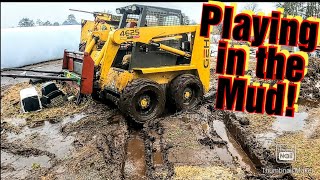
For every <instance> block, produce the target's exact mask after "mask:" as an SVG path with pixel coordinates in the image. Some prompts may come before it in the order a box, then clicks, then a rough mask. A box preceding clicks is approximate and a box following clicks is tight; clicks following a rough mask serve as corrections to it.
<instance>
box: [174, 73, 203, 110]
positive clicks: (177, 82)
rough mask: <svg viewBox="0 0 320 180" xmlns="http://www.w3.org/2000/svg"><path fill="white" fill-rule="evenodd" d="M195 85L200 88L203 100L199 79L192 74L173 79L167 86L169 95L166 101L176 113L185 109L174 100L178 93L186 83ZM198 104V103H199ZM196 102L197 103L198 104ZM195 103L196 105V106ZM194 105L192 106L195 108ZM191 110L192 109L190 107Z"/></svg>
mask: <svg viewBox="0 0 320 180" xmlns="http://www.w3.org/2000/svg"><path fill="white" fill-rule="evenodd" d="M188 81H189V82H192V81H194V83H196V84H197V85H198V86H199V87H200V93H201V97H200V99H201V98H203V86H202V83H201V81H200V80H199V78H198V77H197V76H195V75H193V74H182V75H179V76H177V77H176V78H174V79H173V80H172V81H171V83H170V86H169V90H168V91H169V93H168V96H169V97H168V101H169V103H170V104H172V105H173V106H174V107H175V108H176V109H177V110H178V111H181V110H185V109H186V108H185V107H183V106H182V105H181V104H180V103H179V102H178V101H177V100H176V99H175V98H176V97H178V96H179V95H178V94H179V91H180V90H181V89H182V88H184V86H185V84H186V82H188ZM199 102H200V101H199ZM199 102H198V103H199ZM198 103H196V104H198ZM196 104H195V105H194V106H196ZM191 108H193V107H191Z"/></svg>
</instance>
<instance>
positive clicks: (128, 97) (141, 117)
mask: <svg viewBox="0 0 320 180" xmlns="http://www.w3.org/2000/svg"><path fill="white" fill-rule="evenodd" d="M146 99H147V102H148V103H147V105H145V107H142V105H141V104H142V100H146ZM165 101H166V100H165V95H164V90H163V89H162V88H161V86H160V85H159V84H158V83H156V82H153V81H151V80H148V79H136V80H133V81H132V82H131V83H129V84H128V85H127V86H126V87H125V88H124V90H123V92H122V94H121V95H120V100H119V103H118V106H119V109H120V111H122V112H123V113H124V114H125V115H126V116H128V117H130V118H131V119H132V120H134V121H135V122H137V123H141V124H143V123H145V122H146V121H149V120H152V119H155V118H157V117H159V116H160V115H161V114H162V112H163V111H164V107H165ZM144 102H146V101H144ZM139 103H140V104H139Z"/></svg>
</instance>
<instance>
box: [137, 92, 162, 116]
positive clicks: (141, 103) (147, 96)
mask: <svg viewBox="0 0 320 180" xmlns="http://www.w3.org/2000/svg"><path fill="white" fill-rule="evenodd" d="M157 102H158V99H157V96H156V94H155V93H154V92H153V91H146V92H143V93H141V94H140V95H138V96H137V98H136V101H135V109H136V111H137V112H138V113H139V114H140V115H144V116H146V115H149V114H151V113H153V112H154V110H155V108H156V106H157Z"/></svg>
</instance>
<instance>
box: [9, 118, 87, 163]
mask: <svg viewBox="0 0 320 180" xmlns="http://www.w3.org/2000/svg"><path fill="white" fill-rule="evenodd" d="M85 116H86V115H84V114H76V115H74V116H70V117H67V118H65V119H63V120H62V121H61V122H59V123H50V122H48V121H45V122H43V125H42V126H39V127H35V128H30V127H28V126H24V127H23V128H22V129H21V133H19V134H16V133H13V132H8V133H7V137H6V140H7V142H8V143H13V142H22V143H24V144H28V145H30V146H31V147H35V148H37V149H40V150H43V151H48V152H51V153H53V154H55V155H56V157H57V158H59V159H61V158H63V157H65V156H67V155H68V153H69V152H70V150H71V149H72V145H71V144H72V142H73V141H74V137H73V136H63V135H62V134H61V132H60V130H61V127H63V126H64V125H65V124H67V123H74V122H76V121H78V120H80V119H82V118H83V117H85ZM12 120H13V121H12V124H19V123H18V122H22V121H23V120H21V119H12ZM16 120H18V121H16ZM39 144H41V146H39Z"/></svg>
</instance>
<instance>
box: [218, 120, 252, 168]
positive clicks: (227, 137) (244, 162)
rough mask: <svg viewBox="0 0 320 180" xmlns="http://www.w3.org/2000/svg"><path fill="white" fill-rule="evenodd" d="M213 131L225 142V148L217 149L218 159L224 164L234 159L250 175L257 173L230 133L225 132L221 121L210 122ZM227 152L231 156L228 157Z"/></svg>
mask: <svg viewBox="0 0 320 180" xmlns="http://www.w3.org/2000/svg"><path fill="white" fill-rule="evenodd" d="M212 123H213V127H214V130H215V131H216V132H217V134H218V135H219V136H220V137H221V139H223V140H224V141H226V142H227V144H226V146H227V147H226V148H221V147H220V148H219V147H217V148H216V149H215V150H216V151H217V153H218V155H219V157H220V158H221V159H222V160H223V161H225V162H231V161H232V157H235V158H236V159H237V160H238V162H239V164H240V165H241V166H242V167H244V168H245V169H246V170H247V171H249V172H251V173H257V170H256V168H255V165H254V163H253V162H252V161H251V160H250V158H249V157H248V156H247V154H246V153H245V152H244V151H243V149H242V148H241V146H240V145H239V144H238V143H237V141H235V140H234V139H233V138H232V136H231V134H230V132H228V131H227V129H226V126H225V124H224V123H223V122H222V121H218V120H215V121H213V122H212ZM228 151H229V152H230V153H231V155H232V156H228Z"/></svg>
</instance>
